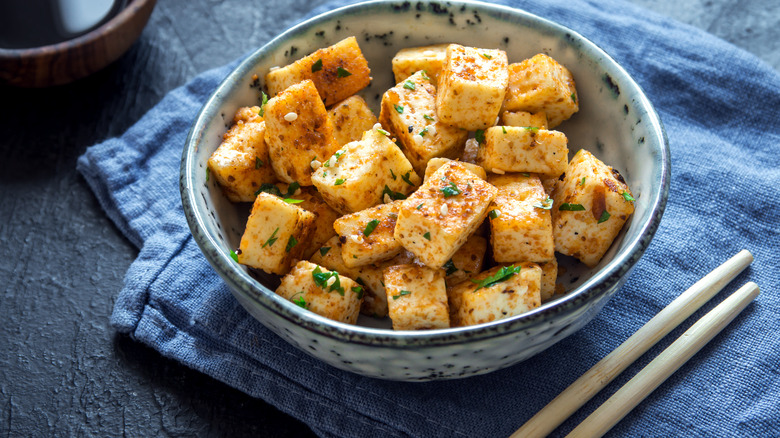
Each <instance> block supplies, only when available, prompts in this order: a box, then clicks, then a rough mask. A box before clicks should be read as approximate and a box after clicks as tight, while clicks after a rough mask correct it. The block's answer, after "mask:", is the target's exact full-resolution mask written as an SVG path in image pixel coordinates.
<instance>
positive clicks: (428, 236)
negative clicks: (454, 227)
mask: <svg viewBox="0 0 780 438" xmlns="http://www.w3.org/2000/svg"><path fill="white" fill-rule="evenodd" d="M423 237H425V238H426V239H428V240H431V232H430V231H426V232H425V234H423Z"/></svg>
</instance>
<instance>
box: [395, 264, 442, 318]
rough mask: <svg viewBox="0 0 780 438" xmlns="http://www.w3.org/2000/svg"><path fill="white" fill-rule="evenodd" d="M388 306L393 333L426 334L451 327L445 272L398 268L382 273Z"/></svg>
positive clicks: (415, 266) (425, 268)
mask: <svg viewBox="0 0 780 438" xmlns="http://www.w3.org/2000/svg"><path fill="white" fill-rule="evenodd" d="M385 290H386V292H387V306H388V314H389V315H390V319H391V320H392V321H393V330H428V329H439V328H448V327H449V326H450V315H449V307H448V306H447V288H446V286H445V282H444V271H443V270H442V269H434V268H429V267H426V266H417V265H398V266H391V267H389V268H387V269H385Z"/></svg>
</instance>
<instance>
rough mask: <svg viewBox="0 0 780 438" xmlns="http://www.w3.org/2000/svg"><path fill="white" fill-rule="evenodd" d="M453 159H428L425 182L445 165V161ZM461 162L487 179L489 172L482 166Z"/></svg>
mask: <svg viewBox="0 0 780 438" xmlns="http://www.w3.org/2000/svg"><path fill="white" fill-rule="evenodd" d="M448 161H452V160H450V159H449V158H431V160H430V161H428V165H427V166H426V167H425V176H424V177H423V182H425V181H426V180H427V179H428V178H429V177H430V176H431V175H433V173H434V172H436V171H437V170H439V168H440V167H441V166H443V165H444V163H446V162H448ZM460 164H462V165H463V167H465V168H466V169H468V170H469V171H470V172H471V173H473V174H474V175H477V176H478V177H480V178H482V179H484V180H487V173H485V169H484V168H482V166H477V165H476V164H473V163H463V162H461V163H460Z"/></svg>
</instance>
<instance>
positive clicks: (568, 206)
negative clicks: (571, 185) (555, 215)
mask: <svg viewBox="0 0 780 438" xmlns="http://www.w3.org/2000/svg"><path fill="white" fill-rule="evenodd" d="M558 210H559V211H585V207H583V206H582V204H569V203H568V202H564V203H563V204H561V206H560V207H558Z"/></svg>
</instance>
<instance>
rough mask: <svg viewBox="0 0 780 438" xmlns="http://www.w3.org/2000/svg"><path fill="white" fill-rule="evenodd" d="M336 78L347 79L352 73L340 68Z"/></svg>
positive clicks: (337, 70)
mask: <svg viewBox="0 0 780 438" xmlns="http://www.w3.org/2000/svg"><path fill="white" fill-rule="evenodd" d="M336 76H337V77H339V78H346V77H347V76H352V73H350V72H348V71H347V70H345V69H343V68H341V67H339V68H337V69H336Z"/></svg>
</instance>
